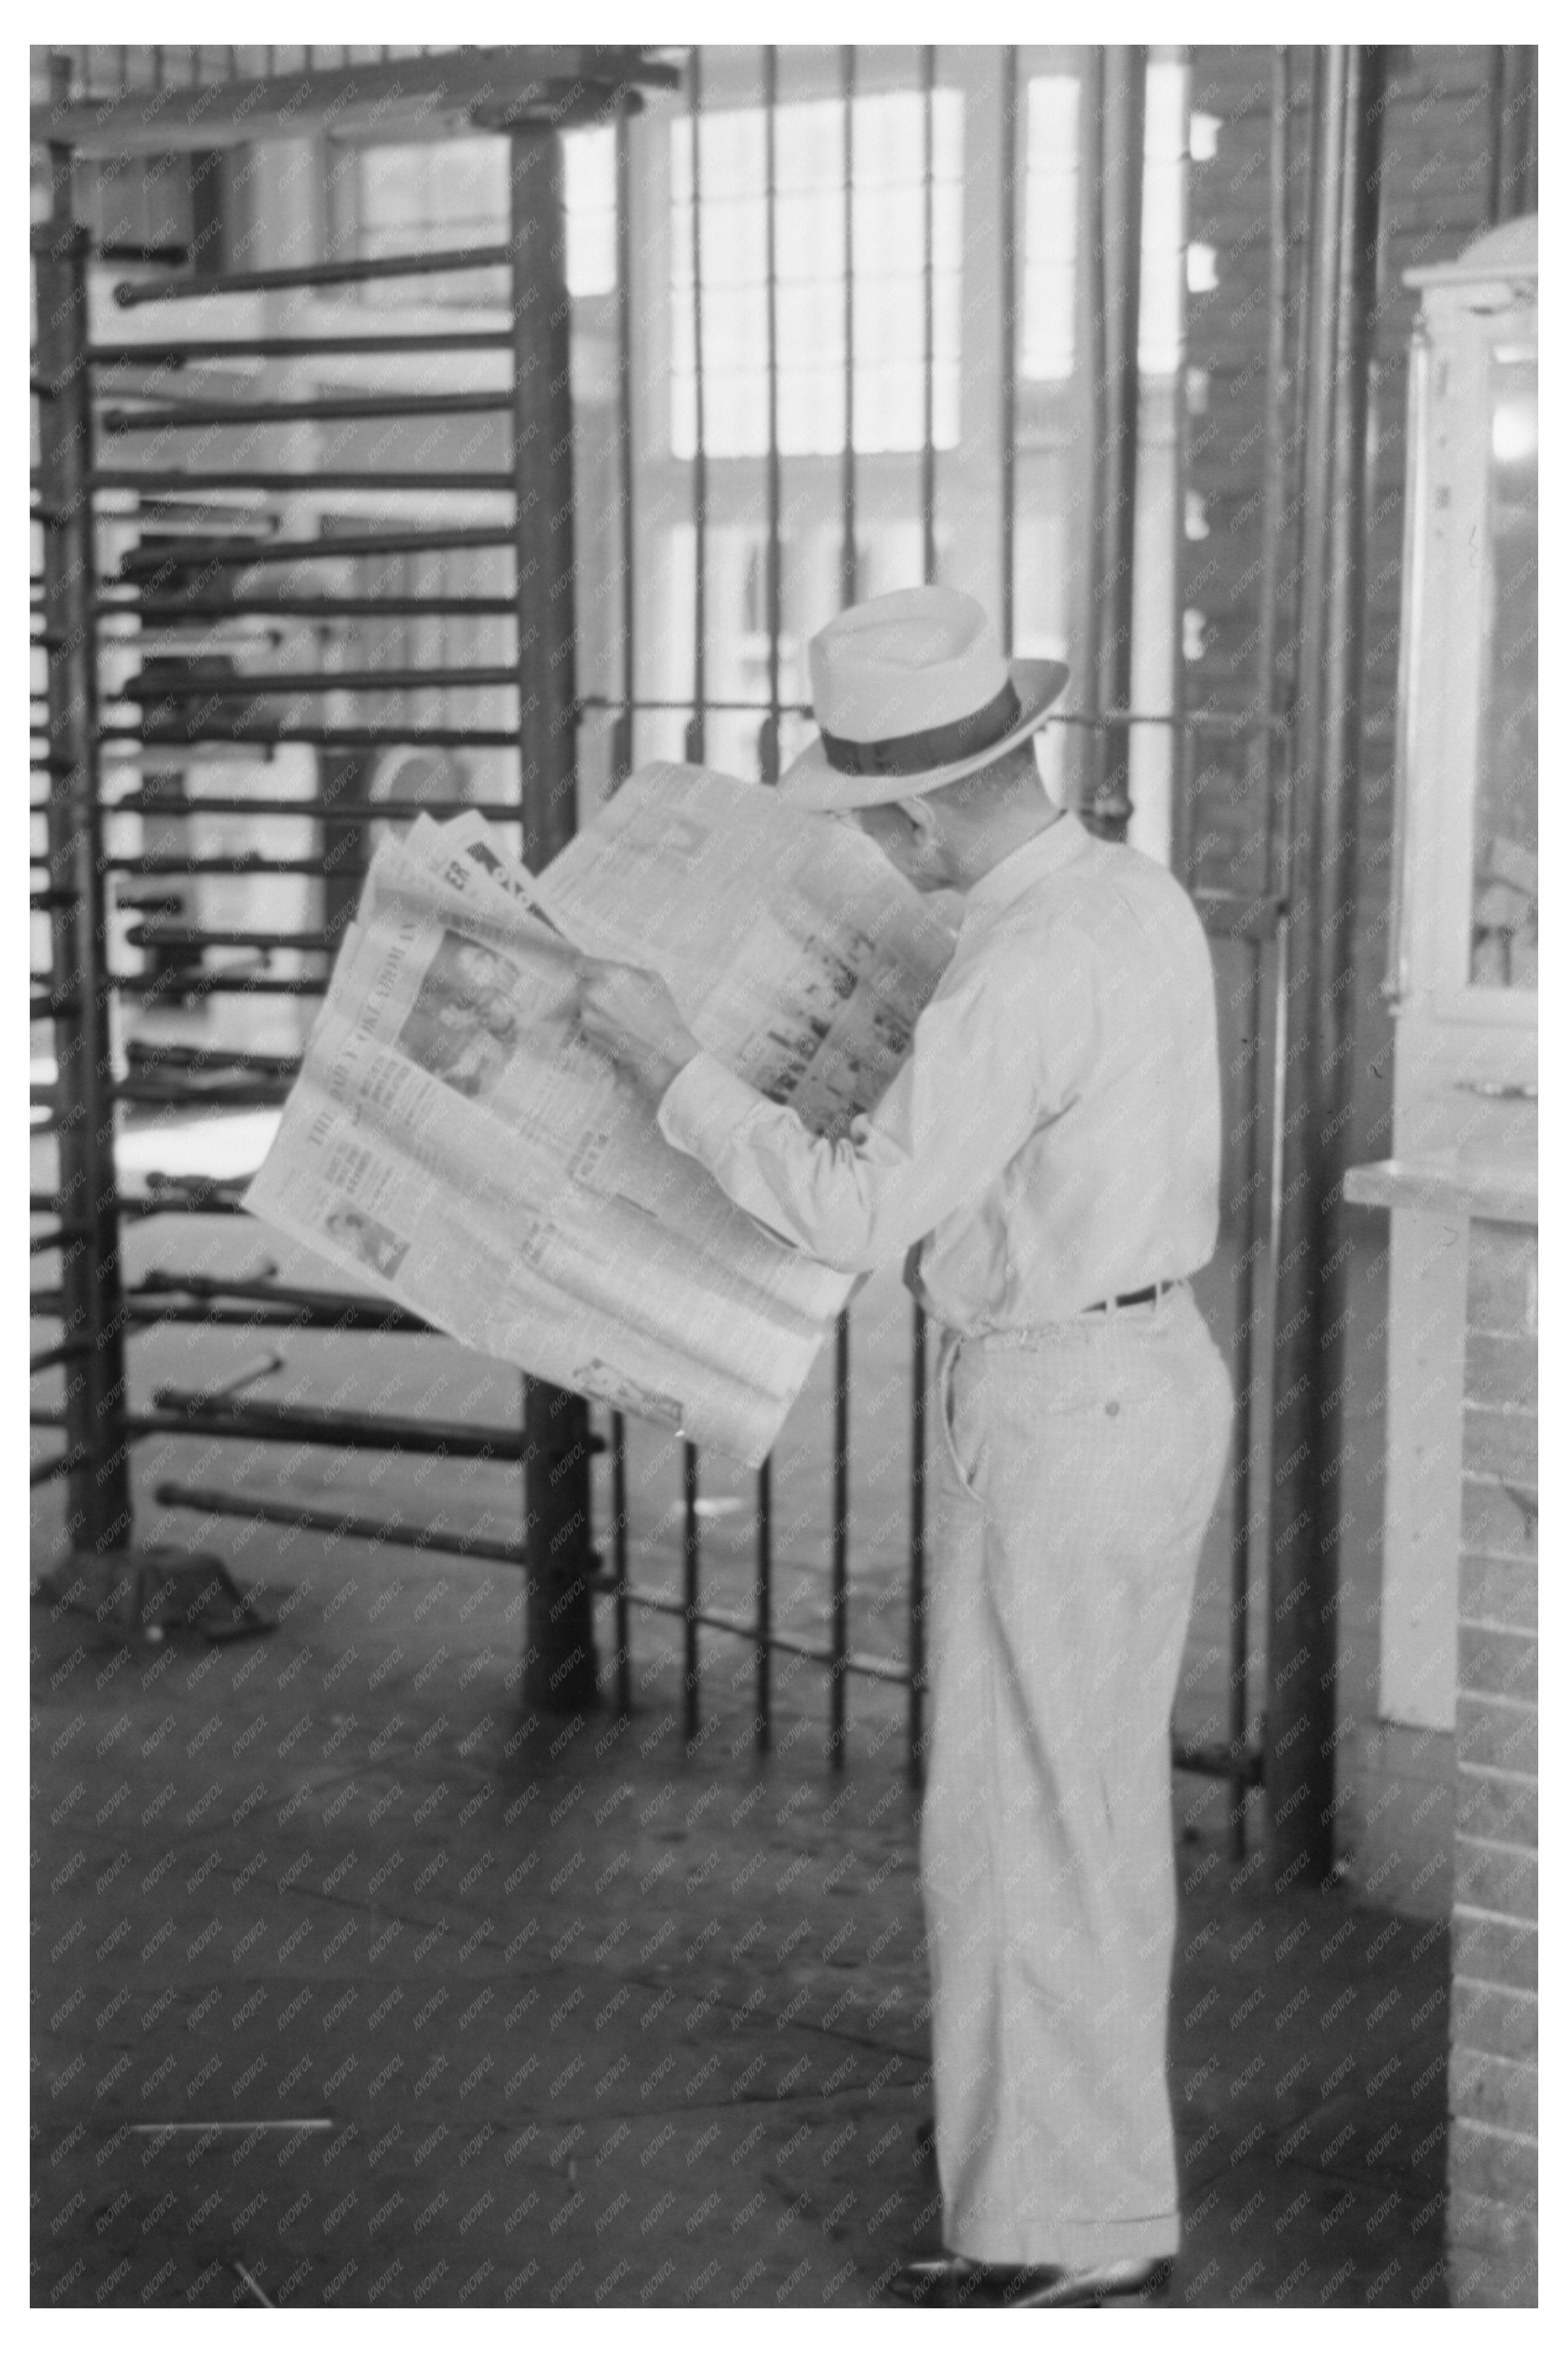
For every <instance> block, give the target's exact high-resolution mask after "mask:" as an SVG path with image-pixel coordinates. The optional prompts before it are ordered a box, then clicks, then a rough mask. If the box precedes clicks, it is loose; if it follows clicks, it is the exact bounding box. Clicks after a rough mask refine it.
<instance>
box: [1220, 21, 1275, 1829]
mask: <svg viewBox="0 0 1568 2353" xmlns="http://www.w3.org/2000/svg"><path fill="white" fill-rule="evenodd" d="M1289 147H1290V55H1289V49H1287V48H1283V47H1277V48H1276V49H1275V51H1274V54H1273V58H1272V61H1271V76H1270V90H1269V122H1268V228H1269V245H1268V377H1267V384H1266V390H1265V402H1266V408H1265V418H1266V441H1265V459H1264V512H1263V545H1262V548H1261V550H1260V556H1261V562H1262V567H1263V568H1262V575H1261V582H1260V586H1259V590H1258V596H1259V603H1260V607H1261V610H1260V614H1259V624H1258V669H1257V676H1256V690H1255V691H1256V701H1257V712H1258V729H1257V732H1256V733H1254V734H1253V736H1252V738H1251V747H1250V748H1251V757H1250V758H1249V761H1248V767H1249V769H1250V771H1251V774H1250V776H1249V779H1248V784H1249V797H1250V798H1251V799H1252V800H1253V801H1254V802H1255V803H1256V801H1257V800H1258V798H1259V797H1261V800H1262V803H1263V809H1264V854H1263V874H1264V888H1265V889H1266V890H1272V889H1273V888H1274V883H1275V862H1276V847H1275V845H1276V838H1277V834H1278V824H1277V814H1276V797H1277V796H1276V780H1275V733H1274V728H1273V724H1272V722H1273V718H1274V714H1275V711H1276V707H1277V702H1278V687H1277V681H1276V676H1275V656H1276V648H1277V644H1278V638H1279V551H1280V546H1281V543H1282V540H1283V534H1284V522H1285V518H1284V509H1285V447H1284V444H1285V427H1286V417H1285V401H1286V397H1287V393H1288V383H1287V375H1286V345H1287V337H1288V332H1289V307H1288V305H1289V228H1290V222H1289V192H1290V178H1289V161H1290V155H1289ZM1247 953H1248V955H1249V957H1250V965H1251V968H1250V972H1249V975H1248V1007H1249V1012H1250V1022H1251V1037H1252V1068H1251V1081H1250V1088H1249V1100H1248V1103H1247V1112H1248V1121H1247V1184H1246V1195H1245V1198H1246V1202H1247V1212H1246V1218H1245V1221H1244V1226H1243V1240H1244V1243H1245V1247H1244V1248H1243V1249H1242V1250H1241V1252H1240V1255H1239V1259H1238V1276H1237V1285H1236V1335H1237V1337H1236V1360H1235V1366H1234V1372H1235V1380H1236V1398H1237V1407H1236V1438H1235V1460H1234V1462H1233V1464H1232V1472H1231V1532H1230V1683H1229V1692H1230V1707H1229V1714H1230V1722H1229V1726H1228V1734H1229V1743H1230V1754H1231V1757H1232V1759H1233V1763H1232V1767H1231V1772H1230V1777H1229V1787H1230V1851H1231V1858H1232V1860H1233V1861H1234V1862H1240V1861H1241V1859H1242V1857H1243V1856H1244V1855H1245V1853H1246V1851H1247V1789H1248V1787H1249V1782H1248V1778H1247V1768H1246V1765H1245V1761H1244V1758H1245V1751H1246V1747H1247V1736H1248V1732H1249V1730H1250V1723H1251V1717H1250V1708H1249V1704H1248V1703H1249V1694H1248V1691H1247V1678H1248V1665H1249V1661H1250V1656H1251V1626H1250V1613H1251V1594H1252V1574H1251V1571H1252V1559H1253V1537H1254V1530H1253V1526H1252V1417H1253V1405H1254V1399H1253V1384H1254V1380H1255V1377H1256V1364H1257V1356H1256V1351H1255V1349H1254V1346H1253V1335H1254V1331H1255V1320H1254V1318H1255V1311H1256V1309H1257V1306H1258V1301H1259V1299H1260V1298H1261V1297H1262V1293H1263V1284H1264V1282H1265V1280H1266V1279H1267V1275H1268V1265H1267V1256H1268V1229H1269V1199H1268V1184H1267V1182H1266V1179H1267V1176H1268V1157H1269V1152H1270V1149H1271V1145H1272V1133H1271V1124H1270V1123H1269V1122H1268V1118H1267V1113H1268V1103H1267V1101H1266V1099H1265V1093H1264V1082H1265V1077H1266V1074H1267V1071H1268V1055H1267V1053H1266V1052H1265V1036H1264V1032H1265V1025H1266V1023H1267V1021H1268V971H1267V951H1266V949H1265V948H1264V946H1263V945H1262V944H1261V943H1255V944H1252V945H1251V946H1250V947H1249V948H1248V951H1247Z"/></svg>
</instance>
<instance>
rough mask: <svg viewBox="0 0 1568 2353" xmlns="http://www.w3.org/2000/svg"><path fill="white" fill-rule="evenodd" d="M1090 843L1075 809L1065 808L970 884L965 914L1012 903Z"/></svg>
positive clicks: (964, 904) (964, 905)
mask: <svg viewBox="0 0 1568 2353" xmlns="http://www.w3.org/2000/svg"><path fill="white" fill-rule="evenodd" d="M1088 847H1089V835H1088V834H1087V832H1086V831H1085V830H1084V828H1083V827H1082V826H1081V825H1080V824H1079V820H1078V818H1076V817H1075V816H1074V815H1073V813H1072V811H1071V810H1070V809H1065V810H1064V811H1063V813H1062V815H1061V816H1060V817H1059V818H1057V820H1056V822H1055V824H1054V825H1047V827H1046V828H1045V829H1044V831H1043V832H1041V833H1036V834H1031V836H1030V837H1029V839H1028V840H1027V841H1026V842H1022V843H1020V845H1019V847H1018V848H1017V849H1010V850H1009V851H1008V853H1007V855H1006V857H1005V858H1003V859H999V860H997V862H996V864H995V865H994V866H993V867H992V869H991V870H990V871H989V873H986V874H983V875H982V876H981V878H980V880H979V881H978V882H975V883H973V884H971V886H970V888H969V890H968V891H967V892H965V893H964V900H963V912H964V914H965V915H966V916H967V915H968V914H969V913H970V910H971V909H972V908H981V907H984V908H986V909H988V910H991V911H993V912H994V910H995V909H997V908H999V907H1006V906H1010V905H1011V903H1012V902H1013V901H1014V900H1015V899H1019V898H1022V896H1023V894H1024V892H1026V891H1027V890H1029V889H1030V888H1031V886H1032V885H1033V884H1035V883H1036V882H1040V881H1044V879H1045V877H1046V876H1047V874H1054V873H1056V872H1057V871H1058V868H1060V867H1063V866H1066V865H1068V864H1069V863H1070V862H1071V860H1073V859H1075V858H1078V857H1080V856H1081V855H1082V853H1083V852H1084V850H1086V849H1088Z"/></svg>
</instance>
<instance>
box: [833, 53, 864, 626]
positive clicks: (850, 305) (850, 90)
mask: <svg viewBox="0 0 1568 2353" xmlns="http://www.w3.org/2000/svg"><path fill="white" fill-rule="evenodd" d="M839 58H840V66H841V71H842V77H843V89H844V462H843V466H842V468H841V470H840V473H839V499H840V538H839V546H838V601H839V603H840V604H841V605H852V604H853V603H854V602H855V598H856V594H857V590H858V578H859V570H860V563H859V556H858V551H857V545H856V541H857V529H856V524H857V517H856V503H857V491H858V480H857V473H856V463H855V459H856V451H855V84H856V80H857V79H858V63H859V60H858V54H857V51H856V48H855V45H854V43H853V42H850V43H849V44H847V46H846V47H844V48H843V49H841V50H840V52H839Z"/></svg>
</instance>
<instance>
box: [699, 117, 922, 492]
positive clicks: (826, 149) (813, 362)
mask: <svg viewBox="0 0 1568 2353" xmlns="http://www.w3.org/2000/svg"><path fill="white" fill-rule="evenodd" d="M773 122H774V131H773V153H774V210H773V251H774V262H775V269H776V290H775V298H774V301H775V318H776V327H777V355H778V380H777V430H778V446H779V448H780V449H781V450H782V451H784V453H785V454H786V455H792V456H794V455H805V454H810V453H819V454H825V455H826V454H829V453H831V452H834V451H836V450H839V449H842V448H843V447H844V440H845V432H846V414H845V406H846V404H845V353H846V334H845V325H846V322H845V276H846V269H845V263H846V222H845V209H846V207H845V186H846V152H845V150H846V140H845V130H846V124H845V108H844V102H843V100H837V99H827V100H816V101H812V102H810V103H804V104H797V105H786V106H781V107H779V108H777V109H776V110H775V112H774V118H773ZM700 124H701V128H700V133H699V137H700V150H699V156H698V162H699V166H700V193H701V217H700V224H699V227H700V243H701V270H702V396H703V418H702V422H703V440H704V446H705V448H707V450H708V451H709V452H710V454H711V455H713V456H715V457H746V456H756V455H760V454H761V453H762V452H763V451H764V450H765V449H766V448H767V447H768V318H767V189H766V172H767V161H766V141H765V133H764V127H763V112H762V110H761V109H760V108H756V107H747V108H735V109H728V110H722V111H715V112H712V113H704V114H703V115H702V116H701V117H700ZM849 130H850V134H851V148H852V153H851V156H850V158H849V164H850V169H849V179H850V184H851V185H852V187H853V199H852V216H851V219H850V222H849V224H848V229H849V237H850V238H851V239H852V245H853V252H852V265H851V275H852V280H853V297H854V322H853V325H854V346H855V365H854V418H855V426H854V430H855V446H856V448H858V449H863V450H875V449H918V448H921V445H922V443H923V441H924V438H925V429H926V417H925V267H924V265H925V244H926V226H925V213H926V206H925V188H924V174H925V146H926V138H925V99H924V95H923V93H922V92H921V91H919V90H890V91H885V92H879V93H875V94H870V95H867V96H864V97H859V98H857V99H855V100H853V101H852V105H851V114H850V122H849ZM962 158H963V98H962V96H961V95H960V93H959V92H958V91H957V90H937V91H935V92H934V93H933V98H932V104H931V181H932V192H931V262H932V287H931V294H932V306H931V307H932V320H931V360H932V368H931V438H932V440H933V441H934V443H935V445H936V447H937V448H952V447H953V446H954V444H955V443H956V441H957V439H958V365H959V290H960V272H961V267H962V253H961V237H962V207H963V185H962V168H963V164H962ZM670 160H671V171H672V216H671V223H670V235H671V271H670V292H671V299H672V307H673V326H674V354H675V367H674V382H673V385H672V400H671V408H672V415H671V427H672V440H673V445H674V448H675V454H676V455H677V456H678V457H682V458H689V457H690V456H692V455H693V454H694V452H695V450H696V448H697V378H696V326H695V306H694V301H693V291H694V286H695V273H694V269H693V258H692V245H693V237H692V227H693V224H692V136H691V120H690V117H689V116H683V117H682V118H681V119H680V120H679V121H676V122H674V123H672V124H671V126H670Z"/></svg>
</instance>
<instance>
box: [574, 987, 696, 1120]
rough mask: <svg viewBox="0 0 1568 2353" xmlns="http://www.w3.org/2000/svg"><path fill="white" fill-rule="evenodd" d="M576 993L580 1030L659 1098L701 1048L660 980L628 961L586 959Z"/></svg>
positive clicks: (646, 1089)
mask: <svg viewBox="0 0 1568 2353" xmlns="http://www.w3.org/2000/svg"><path fill="white" fill-rule="evenodd" d="M580 969H581V974H582V979H581V984H580V990H579V997H578V1013H577V1018H578V1022H579V1025H580V1027H581V1029H582V1031H583V1035H584V1038H586V1039H589V1040H590V1042H591V1043H592V1044H594V1045H595V1046H597V1048H598V1049H599V1051H600V1052H601V1053H602V1054H605V1055H607V1056H608V1057H609V1059H610V1060H611V1061H612V1062H614V1063H616V1065H617V1067H618V1068H619V1069H621V1070H623V1071H626V1073H627V1074H628V1075H629V1076H630V1077H632V1078H634V1079H636V1081H637V1084H638V1085H639V1086H640V1087H641V1088H642V1089H643V1090H644V1092H646V1093H647V1094H648V1095H649V1096H651V1098H652V1099H653V1101H654V1102H655V1103H657V1102H658V1099H659V1097H660V1096H661V1095H662V1094H663V1092H664V1091H665V1089H666V1087H668V1084H669V1082H670V1081H671V1080H672V1079H673V1078H674V1077H675V1075H676V1073H677V1072H678V1071H683V1070H684V1069H685V1068H686V1065H687V1063H688V1062H689V1060H691V1057H692V1056H693V1054H696V1053H700V1051H701V1049H700V1046H699V1044H698V1041H697V1039H695V1038H694V1037H693V1036H692V1034H691V1032H690V1030H689V1029H688V1028H687V1026H686V1024H685V1022H684V1021H683V1020H682V1019H681V1018H680V1014H679V1009H678V1008H677V1006H676V1002H675V999H674V998H673V997H671V995H670V993H669V991H668V988H666V987H665V985H664V983H663V981H662V980H660V979H659V978H658V976H657V975H656V974H654V973H651V972H639V971H635V970H634V969H633V968H632V967H631V966H630V965H624V964H606V963H601V962H600V961H598V960H597V959H596V958H587V959H584V962H583V964H582V965H581V967H580Z"/></svg>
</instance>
